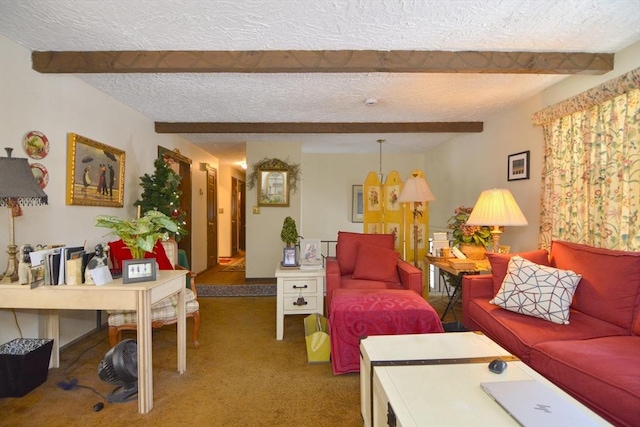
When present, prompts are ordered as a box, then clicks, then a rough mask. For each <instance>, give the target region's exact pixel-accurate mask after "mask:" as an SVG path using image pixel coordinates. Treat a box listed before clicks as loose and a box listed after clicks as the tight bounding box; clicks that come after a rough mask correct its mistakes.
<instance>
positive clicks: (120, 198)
mask: <svg viewBox="0 0 640 427" xmlns="http://www.w3.org/2000/svg"><path fill="white" fill-rule="evenodd" d="M124 155H125V153H124V151H123V150H119V149H117V148H113V147H110V146H108V145H106V144H103V143H101V142H98V141H94V140H92V139H89V138H87V137H84V136H81V135H78V134H75V133H70V134H69V135H68V139H67V205H82V206H107V207H115V208H121V207H122V206H123V205H124V157H125V156H124Z"/></svg>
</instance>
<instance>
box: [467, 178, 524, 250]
mask: <svg viewBox="0 0 640 427" xmlns="http://www.w3.org/2000/svg"><path fill="white" fill-rule="evenodd" d="M527 224H528V223H527V219H526V218H525V217H524V215H523V214H522V211H521V210H520V207H518V204H517V203H516V200H515V199H514V198H513V195H512V194H511V192H510V191H509V190H506V189H502V188H494V189H493V190H485V191H483V192H482V193H480V197H478V201H477V202H476V204H475V206H474V207H473V210H472V211H471V215H469V219H467V225H486V226H491V237H492V239H493V252H496V253H497V252H498V248H499V246H500V235H501V234H502V230H501V229H500V227H503V226H508V225H527Z"/></svg>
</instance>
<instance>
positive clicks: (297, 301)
mask: <svg viewBox="0 0 640 427" xmlns="http://www.w3.org/2000/svg"><path fill="white" fill-rule="evenodd" d="M307 304H309V303H308V302H306V301H305V300H304V298H303V297H299V298H298V299H297V300H296V301H295V302H294V303H293V305H307Z"/></svg>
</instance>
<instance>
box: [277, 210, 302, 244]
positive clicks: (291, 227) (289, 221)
mask: <svg viewBox="0 0 640 427" xmlns="http://www.w3.org/2000/svg"><path fill="white" fill-rule="evenodd" d="M280 239H282V241H283V242H284V243H285V244H286V245H287V247H288V248H290V247H291V246H292V245H295V244H296V243H298V229H297V228H296V221H295V220H294V219H293V218H291V217H290V216H288V217H286V218H285V219H284V223H283V224H282V231H281V232H280Z"/></svg>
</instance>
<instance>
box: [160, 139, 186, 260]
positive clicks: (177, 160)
mask: <svg viewBox="0 0 640 427" xmlns="http://www.w3.org/2000/svg"><path fill="white" fill-rule="evenodd" d="M158 157H165V158H168V159H171V160H172V162H171V163H170V166H171V168H172V169H173V170H174V171H175V172H176V173H177V174H178V175H180V178H181V179H180V187H179V189H180V191H181V192H182V194H181V195H180V210H181V211H182V212H184V213H185V219H184V220H185V222H186V224H185V225H184V228H185V229H186V230H187V235H186V236H183V237H182V238H181V239H180V241H179V242H178V248H179V249H182V250H184V252H185V254H186V255H187V260H188V261H189V265H193V264H192V263H191V224H192V222H191V219H192V216H191V159H190V158H188V157H185V156H183V155H182V154H180V150H178V149H177V148H176V149H174V150H173V151H171V150H169V149H167V148H164V147H161V146H159V145H158Z"/></svg>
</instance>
